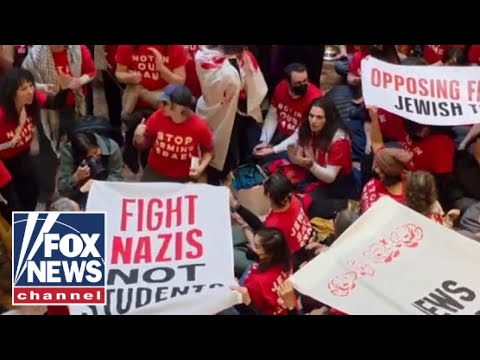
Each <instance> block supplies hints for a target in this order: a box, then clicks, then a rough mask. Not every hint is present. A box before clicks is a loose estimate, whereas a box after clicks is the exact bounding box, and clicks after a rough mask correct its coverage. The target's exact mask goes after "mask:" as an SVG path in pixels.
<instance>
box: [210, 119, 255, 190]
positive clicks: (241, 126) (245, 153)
mask: <svg viewBox="0 0 480 360" xmlns="http://www.w3.org/2000/svg"><path fill="white" fill-rule="evenodd" d="M260 133H261V128H260V126H259V125H258V124H257V122H256V121H255V119H253V118H251V117H245V116H242V115H239V114H237V115H236V116H235V120H234V123H233V129H232V134H231V135H230V145H229V146H228V150H227V157H226V158H225V164H224V165H223V170H222V171H219V170H217V169H215V168H213V167H211V166H209V167H208V168H207V176H208V183H209V184H211V185H219V184H220V183H223V182H224V181H225V179H226V178H227V176H228V174H229V173H230V172H231V171H232V170H234V169H236V168H237V166H240V165H244V164H248V163H250V162H254V161H255V159H254V157H253V148H254V147H255V146H256V145H257V144H258V139H259V138H260Z"/></svg>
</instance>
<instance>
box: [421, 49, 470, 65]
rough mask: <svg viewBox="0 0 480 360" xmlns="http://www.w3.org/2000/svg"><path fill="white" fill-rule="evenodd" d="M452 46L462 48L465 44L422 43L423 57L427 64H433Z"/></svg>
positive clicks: (440, 59)
mask: <svg viewBox="0 0 480 360" xmlns="http://www.w3.org/2000/svg"><path fill="white" fill-rule="evenodd" d="M454 47H458V48H462V49H463V48H464V47H465V45H424V46H423V58H424V59H425V61H426V62H427V63H428V64H435V63H436V62H439V61H442V59H443V56H444V55H445V54H446V53H447V51H448V50H450V49H451V48H454Z"/></svg>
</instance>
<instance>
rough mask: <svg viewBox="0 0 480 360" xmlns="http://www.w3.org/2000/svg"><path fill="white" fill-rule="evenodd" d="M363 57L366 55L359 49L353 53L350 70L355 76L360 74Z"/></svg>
mask: <svg viewBox="0 0 480 360" xmlns="http://www.w3.org/2000/svg"><path fill="white" fill-rule="evenodd" d="M363 58H364V56H363V52H362V51H357V52H355V54H353V57H352V60H351V61H350V64H349V65H348V72H349V73H351V74H352V75H353V76H360V64H361V63H362V59H363Z"/></svg>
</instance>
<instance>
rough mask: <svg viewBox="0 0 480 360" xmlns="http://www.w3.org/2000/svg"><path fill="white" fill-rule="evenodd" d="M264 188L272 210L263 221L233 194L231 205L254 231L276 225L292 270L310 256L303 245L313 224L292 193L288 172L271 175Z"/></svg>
mask: <svg viewBox="0 0 480 360" xmlns="http://www.w3.org/2000/svg"><path fill="white" fill-rule="evenodd" d="M264 191H265V195H266V196H267V197H268V199H269V201H270V206H271V210H270V212H269V213H268V215H267V217H266V219H265V221H264V222H263V223H262V221H261V220H260V219H258V217H257V216H256V215H254V214H252V213H251V212H250V211H249V210H248V209H246V208H245V207H243V206H241V205H240V204H239V203H238V202H237V201H236V200H235V199H234V198H233V196H231V197H230V206H231V207H232V211H233V212H234V213H238V215H240V216H241V217H242V219H243V220H244V221H245V222H246V223H247V224H248V225H249V226H250V227H251V229H252V230H253V231H257V230H259V229H263V228H265V227H267V228H276V229H279V230H280V231H281V232H282V234H283V236H284V237H285V239H286V242H287V246H288V249H289V251H290V254H291V255H292V267H293V270H294V271H295V270H297V269H298V268H299V267H300V264H302V263H303V262H305V261H307V260H308V259H310V257H311V253H310V252H309V251H307V250H306V249H305V246H306V245H307V244H308V243H309V241H310V239H311V237H312V236H313V228H312V226H311V224H310V221H309V219H308V217H307V215H306V214H305V212H304V210H303V206H302V203H301V201H300V200H299V199H298V198H297V196H295V195H294V194H293V186H292V183H291V182H290V180H289V179H288V178H287V176H285V175H284V174H279V173H275V174H272V175H270V176H269V177H268V179H267V180H266V181H265V183H264Z"/></svg>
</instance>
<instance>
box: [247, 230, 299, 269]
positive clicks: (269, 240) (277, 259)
mask: <svg viewBox="0 0 480 360" xmlns="http://www.w3.org/2000/svg"><path fill="white" fill-rule="evenodd" d="M255 235H256V236H258V237H259V238H260V239H261V244H262V247H263V250H264V251H265V254H267V255H268V258H265V259H263V260H261V261H260V262H259V264H258V268H259V270H260V271H266V270H268V269H270V268H271V267H273V266H276V265H278V264H281V265H282V268H283V271H290V269H291V261H290V250H289V249H288V245H287V240H286V239H285V236H284V235H283V233H282V232H281V231H280V230H279V229H275V228H265V229H261V230H259V231H257V232H256V234H255Z"/></svg>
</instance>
